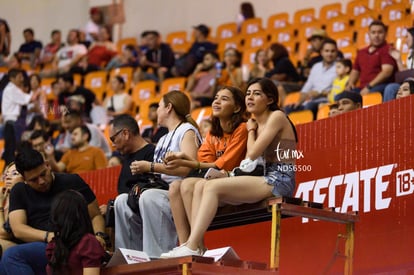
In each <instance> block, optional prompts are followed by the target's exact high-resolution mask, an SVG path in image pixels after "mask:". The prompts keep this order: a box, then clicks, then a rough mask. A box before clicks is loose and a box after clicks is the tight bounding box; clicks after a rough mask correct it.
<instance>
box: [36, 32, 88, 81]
mask: <svg viewBox="0 0 414 275" xmlns="http://www.w3.org/2000/svg"><path fill="white" fill-rule="evenodd" d="M66 40H67V41H66V42H67V45H66V46H64V47H62V48H60V49H59V50H58V52H57V53H56V55H55V59H54V60H53V65H52V68H50V69H43V71H42V73H41V76H42V77H51V76H56V75H57V74H63V73H67V72H69V71H70V69H71V68H72V67H74V66H76V65H77V64H78V62H79V61H80V60H81V59H82V58H83V57H84V55H86V54H87V52H88V50H87V49H86V47H85V45H82V44H80V43H79V42H80V32H79V31H78V30H75V29H72V30H70V31H69V32H68V36H67V39H66Z"/></svg>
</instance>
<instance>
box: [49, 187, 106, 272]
mask: <svg viewBox="0 0 414 275" xmlns="http://www.w3.org/2000/svg"><path fill="white" fill-rule="evenodd" d="M51 209H52V213H51V222H52V226H53V228H54V232H53V233H54V238H53V239H52V241H50V242H49V243H48V245H47V247H46V256H47V257H48V260H49V264H48V266H47V274H48V275H51V274H89V275H97V274H99V273H100V267H101V262H102V258H103V256H104V254H105V251H104V249H103V248H102V245H101V244H100V242H99V241H98V240H97V238H96V237H95V235H94V233H93V228H92V223H91V220H90V218H89V214H88V213H89V212H88V206H87V203H86V201H85V199H84V198H83V196H82V195H81V194H80V193H78V192H77V191H74V190H68V191H66V192H61V193H60V194H59V195H58V196H56V198H55V200H54V202H53V204H52V207H51Z"/></svg>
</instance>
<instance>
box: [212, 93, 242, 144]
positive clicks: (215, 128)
mask: <svg viewBox="0 0 414 275" xmlns="http://www.w3.org/2000/svg"><path fill="white" fill-rule="evenodd" d="M220 90H228V91H230V93H231V94H232V95H233V100H234V104H235V105H236V106H237V107H240V110H239V111H238V112H236V113H233V115H232V117H231V125H232V129H231V131H232V132H233V131H234V130H235V129H236V128H237V127H239V125H240V123H242V122H244V121H246V103H245V101H244V94H243V92H242V91H241V90H240V89H239V88H236V87H231V86H224V87H220V88H219V89H218V90H217V92H218V91H220ZM210 133H211V135H213V136H215V137H222V136H223V135H224V132H223V128H221V125H220V119H219V118H218V117H213V118H212V120H211V130H210Z"/></svg>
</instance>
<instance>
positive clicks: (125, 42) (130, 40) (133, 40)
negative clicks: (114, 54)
mask: <svg viewBox="0 0 414 275" xmlns="http://www.w3.org/2000/svg"><path fill="white" fill-rule="evenodd" d="M127 45H133V46H136V45H137V39H136V38H135V37H127V38H123V39H120V40H118V42H117V43H116V48H117V50H118V52H119V53H120V52H122V50H123V49H124V48H125V46H127Z"/></svg>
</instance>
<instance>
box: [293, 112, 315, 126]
mask: <svg viewBox="0 0 414 275" xmlns="http://www.w3.org/2000/svg"><path fill="white" fill-rule="evenodd" d="M288 116H289V118H290V120H291V121H292V122H293V124H295V125H299V124H304V123H308V122H312V121H313V113H312V111H309V110H303V111H297V112H292V113H290V114H289V115H288Z"/></svg>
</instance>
